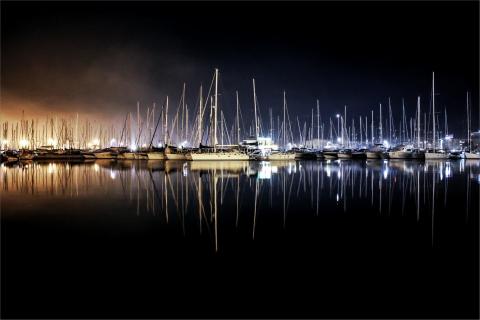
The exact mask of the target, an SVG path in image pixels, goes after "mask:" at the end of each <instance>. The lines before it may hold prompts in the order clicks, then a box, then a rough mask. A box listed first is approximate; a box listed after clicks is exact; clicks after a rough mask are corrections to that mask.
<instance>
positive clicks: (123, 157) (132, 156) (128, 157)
mask: <svg viewBox="0 0 480 320" xmlns="http://www.w3.org/2000/svg"><path fill="white" fill-rule="evenodd" d="M117 159H121V160H134V159H135V153H133V152H124V153H121V154H119V155H118V156H117Z"/></svg>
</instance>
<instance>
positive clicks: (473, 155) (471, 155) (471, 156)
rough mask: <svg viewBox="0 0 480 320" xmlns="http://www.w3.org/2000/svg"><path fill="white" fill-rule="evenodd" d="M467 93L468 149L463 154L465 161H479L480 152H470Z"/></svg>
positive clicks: (470, 140) (470, 139) (470, 138)
mask: <svg viewBox="0 0 480 320" xmlns="http://www.w3.org/2000/svg"><path fill="white" fill-rule="evenodd" d="M468 98H469V95H468V91H467V139H468V140H467V141H468V149H466V150H465V151H464V153H463V155H464V158H465V159H469V160H470V159H480V150H477V151H472V137H471V132H470V121H471V120H470V109H469V108H468V107H469V105H468V100H469V99H468Z"/></svg>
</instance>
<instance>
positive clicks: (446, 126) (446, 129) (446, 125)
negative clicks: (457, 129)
mask: <svg viewBox="0 0 480 320" xmlns="http://www.w3.org/2000/svg"><path fill="white" fill-rule="evenodd" d="M444 133H445V137H446V136H448V124H447V108H446V107H445V132H444Z"/></svg>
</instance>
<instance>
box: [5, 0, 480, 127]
mask: <svg viewBox="0 0 480 320" xmlns="http://www.w3.org/2000/svg"><path fill="white" fill-rule="evenodd" d="M1 7H2V8H1V9H2V10H1V11H2V22H1V23H2V25H1V27H2V28H1V33H2V38H1V51H2V52H1V53H2V55H1V67H2V70H1V76H2V82H1V89H2V111H1V112H2V114H4V115H7V116H12V115H13V116H18V115H20V110H21V109H25V110H26V112H30V114H44V113H46V112H56V111H64V112H65V111H67V112H68V111H71V112H81V113H92V112H100V113H102V114H104V115H108V116H114V117H115V118H123V116H124V114H125V112H126V111H128V110H130V111H135V110H136V107H135V105H136V101H137V100H139V101H140V102H141V103H142V106H145V107H146V106H147V105H151V103H152V102H153V101H156V102H157V104H160V103H161V102H162V101H163V100H164V98H165V95H166V94H168V95H169V96H170V97H171V99H173V101H172V103H173V104H174V105H176V104H177V103H178V99H179V96H180V94H181V89H182V83H183V82H186V83H187V99H188V101H187V103H188V104H189V105H190V106H191V108H193V105H194V104H195V103H196V101H197V95H198V88H199V85H200V83H203V84H204V85H205V86H208V85H209V83H210V81H211V78H212V75H213V68H214V67H218V68H219V69H220V72H221V75H220V77H221V85H220V89H221V93H222V98H221V102H222V108H223V109H224V111H225V112H226V113H227V114H233V110H234V109H235V104H234V101H235V99H234V94H235V90H236V89H238V90H239V92H240V102H241V105H242V110H243V113H244V114H252V113H253V98H252V85H251V79H252V77H255V78H256V83H257V94H258V99H259V103H260V107H261V110H262V115H263V118H264V119H265V120H266V119H267V117H268V113H267V109H268V108H270V107H272V108H273V109H274V113H276V112H278V113H279V112H280V111H281V108H282V91H283V90H286V91H287V100H288V106H289V109H290V112H291V114H293V115H297V114H298V115H300V116H302V117H303V119H308V118H309V115H310V112H311V111H310V109H311V108H312V107H315V101H316V99H317V98H318V99H319V100H320V105H321V111H322V115H323V116H324V117H328V116H331V115H334V114H335V113H337V112H340V111H342V110H343V106H344V105H347V106H348V110H347V111H348V113H349V115H355V116H357V119H358V115H361V114H362V115H367V114H368V115H369V114H370V110H371V109H372V108H374V109H375V112H377V111H378V103H379V102H382V104H385V103H387V97H388V96H390V97H391V99H392V107H393V108H394V110H395V112H396V113H395V115H394V116H395V123H396V124H397V123H398V121H399V120H400V112H398V111H399V110H400V109H399V107H401V98H402V97H404V98H405V102H406V107H407V111H408V112H409V114H413V112H414V110H415V105H416V96H417V95H421V97H422V102H424V104H423V105H422V109H423V110H425V111H426V110H427V107H428V105H427V104H428V101H429V93H430V90H431V72H432V71H435V74H436V92H437V93H438V94H439V95H438V96H437V97H436V101H437V104H436V105H437V107H439V108H442V109H443V107H444V106H446V107H447V110H448V112H449V115H448V117H449V127H450V129H451V130H452V129H453V130H455V129H456V130H457V132H458V134H460V132H461V131H460V130H463V128H464V127H465V121H466V120H465V119H464V117H465V108H466V107H465V95H466V91H467V90H470V91H473V97H472V102H473V104H474V106H475V113H474V116H475V118H474V119H475V120H474V124H475V127H476V126H477V123H478V116H477V114H478V86H479V82H478V70H479V64H478V59H479V31H478V30H479V2H478V1H472V2H433V1H432V2H423V3H419V2H410V1H408V2H353V3H350V2H336V3H327V2H303V3H288V2H277V3H275V2H264V3H256V2H238V3H232V2H226V3H225V2H224V3H220V2H210V3H200V2H193V3H188V2H176V3H162V2H143V3H129V2H103V3H95V2H83V3H80V2H79V3H72V2H61V3H60V2H51V3H29V2H4V1H2V2H1ZM384 110H385V109H384ZM385 111H386V110H385ZM265 124H266V123H265Z"/></svg>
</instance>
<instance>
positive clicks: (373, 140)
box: [372, 110, 375, 145]
mask: <svg viewBox="0 0 480 320" xmlns="http://www.w3.org/2000/svg"><path fill="white" fill-rule="evenodd" d="M373 126H374V124H373V110H372V145H373V144H374V143H375V130H374V127H373Z"/></svg>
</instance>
